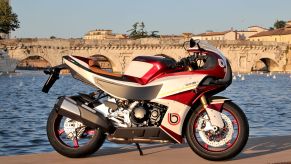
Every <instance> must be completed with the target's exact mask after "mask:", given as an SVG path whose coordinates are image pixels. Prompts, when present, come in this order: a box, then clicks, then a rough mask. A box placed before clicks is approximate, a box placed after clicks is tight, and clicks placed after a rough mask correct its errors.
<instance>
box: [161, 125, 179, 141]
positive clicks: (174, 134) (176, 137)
mask: <svg viewBox="0 0 291 164" xmlns="http://www.w3.org/2000/svg"><path fill="white" fill-rule="evenodd" d="M160 128H161V129H162V130H164V131H165V132H166V133H167V134H168V135H169V136H170V137H172V138H173V139H174V140H175V141H177V142H178V143H182V142H183V139H182V136H181V135H179V134H177V133H175V132H173V131H172V130H170V129H168V128H166V127H164V126H163V125H161V126H160Z"/></svg>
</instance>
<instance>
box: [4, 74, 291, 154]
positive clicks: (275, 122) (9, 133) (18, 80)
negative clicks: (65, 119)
mask: <svg viewBox="0 0 291 164" xmlns="http://www.w3.org/2000/svg"><path fill="white" fill-rule="evenodd" d="M274 76H276V77H274ZM243 77H244V79H245V80H241V77H238V76H237V80H234V81H233V83H232V85H231V86H230V87H229V88H227V90H225V91H224V92H222V93H220V94H219V95H222V96H226V97H229V98H231V99H232V100H233V101H234V102H235V103H237V104H238V105H239V106H240V107H241V108H242V109H243V110H244V112H245V113H246V115H247V117H248V120H249V124H250V137H258V136H273V135H291V126H290V125H291V75H290V74H273V75H272V76H269V77H267V74H250V75H246V74H245V75H243ZM47 78H48V77H47V76H45V75H43V73H42V72H39V71H24V72H19V73H16V74H10V75H0V156H2V155H15V154H27V153H39V152H50V151H53V149H52V147H51V146H50V145H49V143H48V140H47V136H46V121H47V117H48V115H49V113H50V111H51V109H52V107H53V105H54V103H55V101H56V98H57V97H58V96H62V95H74V94H76V93H77V92H85V93H87V92H92V91H94V89H93V88H91V87H89V86H86V85H84V84H83V83H81V82H79V81H77V80H75V79H73V78H72V77H71V76H69V75H68V76H61V78H60V80H58V81H57V82H56V83H55V85H54V86H53V87H52V89H51V90H50V92H49V93H48V94H45V93H42V92H41V89H42V86H43V84H44V83H45V81H46V79H47ZM113 146H116V145H114V144H111V143H107V142H106V143H105V144H104V146H103V148H106V147H113Z"/></svg>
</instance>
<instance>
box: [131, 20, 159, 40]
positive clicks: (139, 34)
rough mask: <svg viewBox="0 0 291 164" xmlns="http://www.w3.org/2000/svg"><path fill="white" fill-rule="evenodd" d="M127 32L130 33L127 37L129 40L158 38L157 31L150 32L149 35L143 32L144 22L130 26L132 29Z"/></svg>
mask: <svg viewBox="0 0 291 164" xmlns="http://www.w3.org/2000/svg"><path fill="white" fill-rule="evenodd" d="M127 32H130V34H129V35H128V36H129V38H131V39H139V38H147V37H159V36H158V35H157V34H156V33H158V32H159V31H151V33H150V35H148V32H147V31H146V30H145V24H144V22H141V23H139V22H136V23H134V24H133V25H132V29H130V30H128V31H127Z"/></svg>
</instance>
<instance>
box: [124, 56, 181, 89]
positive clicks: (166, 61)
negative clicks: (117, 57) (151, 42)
mask: <svg viewBox="0 0 291 164" xmlns="http://www.w3.org/2000/svg"><path fill="white" fill-rule="evenodd" d="M175 64H176V62H175V60H174V59H171V58H167V57H163V56H137V57H135V58H134V59H133V60H132V61H131V62H130V63H129V65H128V67H127V68H126V70H125V72H124V76H126V77H127V78H128V79H131V80H133V81H136V82H138V83H139V84H142V85H145V84H147V83H148V82H149V81H151V80H152V79H154V78H155V77H157V76H158V75H160V74H162V73H165V72H169V71H170V70H171V69H173V68H175Z"/></svg>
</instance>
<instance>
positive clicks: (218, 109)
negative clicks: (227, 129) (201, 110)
mask: <svg viewBox="0 0 291 164" xmlns="http://www.w3.org/2000/svg"><path fill="white" fill-rule="evenodd" d="M222 106H223V103H217V104H208V106H207V108H210V109H214V110H216V111H219V112H221V109H222Z"/></svg>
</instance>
